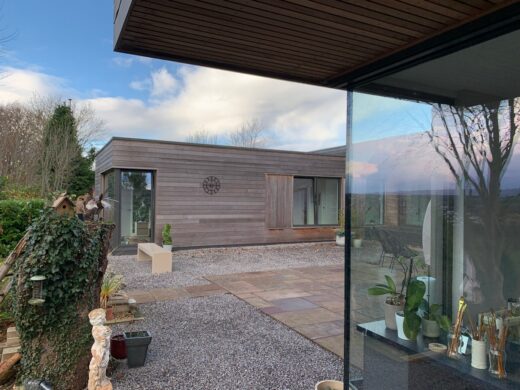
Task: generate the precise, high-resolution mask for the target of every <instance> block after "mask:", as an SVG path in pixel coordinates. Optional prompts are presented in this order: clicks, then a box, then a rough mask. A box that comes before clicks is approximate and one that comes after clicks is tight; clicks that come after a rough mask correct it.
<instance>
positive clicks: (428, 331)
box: [422, 318, 441, 338]
mask: <svg viewBox="0 0 520 390" xmlns="http://www.w3.org/2000/svg"><path fill="white" fill-rule="evenodd" d="M422 332H423V335H424V336H426V337H430V338H436V337H439V336H440V335H441V327H440V326H439V324H438V323H437V321H435V320H427V319H426V318H423V319H422Z"/></svg>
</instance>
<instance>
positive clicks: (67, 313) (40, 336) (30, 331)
mask: <svg viewBox="0 0 520 390" xmlns="http://www.w3.org/2000/svg"><path fill="white" fill-rule="evenodd" d="M112 228H113V226H112V225H105V224H86V223H84V222H83V221H81V220H80V219H79V218H76V217H68V216H66V215H59V214H57V213H56V212H54V211H53V210H52V209H50V208H48V209H46V210H45V211H43V212H42V213H41V215H40V217H38V218H37V219H35V221H34V223H33V224H32V225H31V227H30V228H29V239H28V240H27V246H26V248H25V251H24V253H23V255H22V256H21V257H20V258H18V259H17V261H16V263H15V266H14V270H13V273H14V274H13V278H14V280H15V283H14V284H13V286H12V288H11V294H12V296H13V305H12V311H13V315H14V319H15V323H16V327H17V329H18V332H19V334H20V341H21V353H22V355H23V358H22V361H21V365H20V371H19V376H18V380H19V381H20V382H22V381H23V380H26V379H29V378H33V379H34V378H45V379H47V380H48V381H50V382H51V383H52V385H53V388H54V389H56V390H70V389H84V388H86V382H87V377H88V364H89V361H90V357H91V355H90V353H89V352H90V347H91V346H92V337H91V330H92V327H91V326H90V323H89V320H88V316H87V315H88V313H89V312H90V311H91V310H93V309H94V308H96V307H99V291H100V283H101V278H102V277H103V274H102V272H101V270H102V264H103V263H104V262H105V261H106V252H105V248H107V241H108V237H109V236H110V232H111V230H112ZM36 275H42V276H44V277H45V281H44V282H43V283H44V284H43V291H44V293H43V295H44V299H45V301H44V302H43V303H42V304H41V305H32V304H31V303H30V301H31V298H32V292H33V288H34V284H33V282H31V281H30V278H31V277H32V276H36Z"/></svg>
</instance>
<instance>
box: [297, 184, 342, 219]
mask: <svg viewBox="0 0 520 390" xmlns="http://www.w3.org/2000/svg"><path fill="white" fill-rule="evenodd" d="M339 192H340V181H339V179H336V178H322V177H318V178H314V177H295V178H294V184H293V225H294V226H313V225H337V223H338V212H339Z"/></svg>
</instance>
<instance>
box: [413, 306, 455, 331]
mask: <svg viewBox="0 0 520 390" xmlns="http://www.w3.org/2000/svg"><path fill="white" fill-rule="evenodd" d="M420 309H421V310H422V311H423V313H424V314H423V318H424V319H426V320H429V321H435V322H437V324H439V327H440V328H441V329H442V330H443V331H445V332H448V331H449V330H450V326H451V321H450V319H449V317H448V316H446V315H443V314H442V306H441V305H439V304H437V303H432V304H431V305H428V301H427V300H426V299H423V301H422V304H421V307H420Z"/></svg>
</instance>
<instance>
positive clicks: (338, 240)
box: [336, 236, 345, 246]
mask: <svg viewBox="0 0 520 390" xmlns="http://www.w3.org/2000/svg"><path fill="white" fill-rule="evenodd" d="M336 245H339V246H345V236H336Z"/></svg>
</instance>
